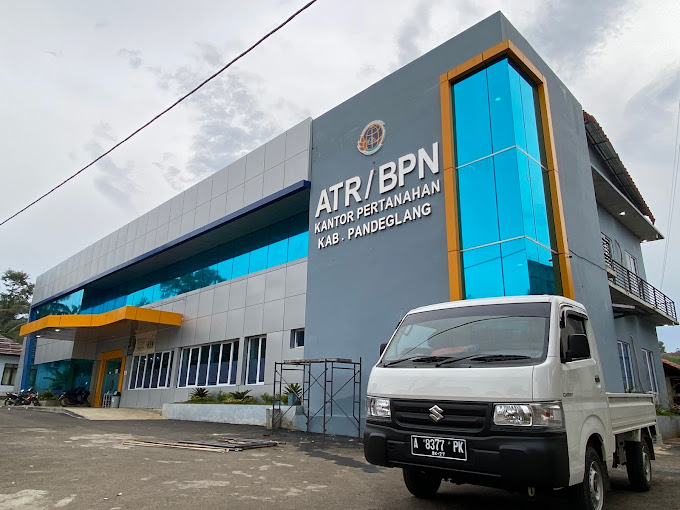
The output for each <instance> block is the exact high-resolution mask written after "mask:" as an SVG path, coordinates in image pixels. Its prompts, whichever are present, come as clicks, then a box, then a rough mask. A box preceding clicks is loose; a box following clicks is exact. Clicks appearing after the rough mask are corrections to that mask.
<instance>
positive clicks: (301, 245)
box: [288, 232, 309, 262]
mask: <svg viewBox="0 0 680 510" xmlns="http://www.w3.org/2000/svg"><path fill="white" fill-rule="evenodd" d="M308 251H309V233H308V232H302V233H300V234H296V235H294V236H291V237H290V239H288V262H291V261H293V260H297V259H301V258H303V257H306V256H307V252H308Z"/></svg>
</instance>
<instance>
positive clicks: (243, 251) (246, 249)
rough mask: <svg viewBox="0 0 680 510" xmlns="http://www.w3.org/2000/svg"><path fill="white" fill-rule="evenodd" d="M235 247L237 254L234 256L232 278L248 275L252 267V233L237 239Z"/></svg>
mask: <svg viewBox="0 0 680 510" xmlns="http://www.w3.org/2000/svg"><path fill="white" fill-rule="evenodd" d="M234 249H235V250H236V254H237V255H236V256H235V257H234V265H233V269H232V278H238V277H239V276H244V275H247V274H248V271H249V269H250V235H247V236H243V237H241V238H240V239H237V240H236V242H235V246H234Z"/></svg>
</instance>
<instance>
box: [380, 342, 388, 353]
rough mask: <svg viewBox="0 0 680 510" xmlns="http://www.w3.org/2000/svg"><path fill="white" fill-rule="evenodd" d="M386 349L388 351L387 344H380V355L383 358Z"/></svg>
mask: <svg viewBox="0 0 680 510" xmlns="http://www.w3.org/2000/svg"><path fill="white" fill-rule="evenodd" d="M385 349H387V342H385V343H384V344H380V355H381V356H382V353H383V352H385Z"/></svg>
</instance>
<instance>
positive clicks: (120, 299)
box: [113, 296, 127, 309]
mask: <svg viewBox="0 0 680 510" xmlns="http://www.w3.org/2000/svg"><path fill="white" fill-rule="evenodd" d="M126 298H127V296H118V297H117V298H116V300H115V302H114V304H113V306H114V309H115V308H121V307H123V306H125V300H126Z"/></svg>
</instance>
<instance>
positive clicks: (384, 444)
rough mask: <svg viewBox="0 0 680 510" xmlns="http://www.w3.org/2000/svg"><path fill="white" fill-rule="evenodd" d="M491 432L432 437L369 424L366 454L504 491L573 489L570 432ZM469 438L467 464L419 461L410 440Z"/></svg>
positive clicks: (380, 462)
mask: <svg viewBox="0 0 680 510" xmlns="http://www.w3.org/2000/svg"><path fill="white" fill-rule="evenodd" d="M519 432H520V433H518V432H517V431H508V432H505V431H492V432H491V433H490V434H489V435H483V436H480V435H465V434H460V433H455V432H453V433H446V434H442V433H441V432H437V433H427V432H424V431H422V430H417V431H416V430H404V429H396V428H393V426H392V424H390V423H386V424H377V423H367V424H366V428H365V431H364V455H365V456H366V460H367V461H368V462H370V463H371V464H376V465H378V466H387V467H402V468H409V467H415V468H420V469H425V470H427V471H429V472H432V473H433V474H435V475H436V476H440V477H441V478H443V479H449V480H451V481H453V482H456V483H471V484H475V485H485V486H489V487H500V488H511V489H512V488H525V487H542V488H561V487H566V486H567V485H568V484H569V455H568V450H567V436H566V433H565V432H545V433H542V434H541V433H538V434H537V433H536V432H532V433H529V434H527V433H525V432H524V431H519ZM412 434H416V435H430V436H433V437H452V438H456V439H465V440H466V443H467V460H466V461H459V460H451V459H441V458H437V457H420V456H414V455H412V454H411V435H412Z"/></svg>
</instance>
